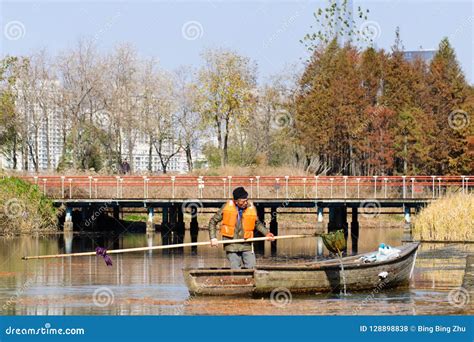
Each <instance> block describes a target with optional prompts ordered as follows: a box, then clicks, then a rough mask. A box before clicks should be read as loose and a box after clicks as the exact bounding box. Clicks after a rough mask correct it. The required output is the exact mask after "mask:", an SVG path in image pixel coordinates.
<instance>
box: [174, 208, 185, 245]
mask: <svg viewBox="0 0 474 342" xmlns="http://www.w3.org/2000/svg"><path fill="white" fill-rule="evenodd" d="M176 220H177V222H176V239H177V241H176V242H177V243H183V241H184V231H185V227H184V213H183V209H182V208H181V207H176Z"/></svg>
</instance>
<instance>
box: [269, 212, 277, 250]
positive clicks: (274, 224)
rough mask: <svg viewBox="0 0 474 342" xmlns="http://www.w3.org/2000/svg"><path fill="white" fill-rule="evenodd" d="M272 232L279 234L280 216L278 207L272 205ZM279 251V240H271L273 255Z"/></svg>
mask: <svg viewBox="0 0 474 342" xmlns="http://www.w3.org/2000/svg"><path fill="white" fill-rule="evenodd" d="M270 233H272V234H273V235H275V236H277V235H278V217H277V208H275V207H271V209H270ZM276 252H277V241H272V242H271V254H272V256H274V255H276Z"/></svg>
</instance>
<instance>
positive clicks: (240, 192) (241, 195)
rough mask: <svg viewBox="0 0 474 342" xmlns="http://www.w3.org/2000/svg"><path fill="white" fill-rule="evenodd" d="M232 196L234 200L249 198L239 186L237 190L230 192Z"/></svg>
mask: <svg viewBox="0 0 474 342" xmlns="http://www.w3.org/2000/svg"><path fill="white" fill-rule="evenodd" d="M232 195H233V196H234V200H238V199H241V198H247V197H248V196H249V194H248V193H247V191H245V189H244V188H243V187H241V186H239V187H238V188H235V189H234V191H233V192H232Z"/></svg>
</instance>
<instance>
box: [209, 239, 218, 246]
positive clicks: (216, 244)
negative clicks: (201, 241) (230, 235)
mask: <svg viewBox="0 0 474 342" xmlns="http://www.w3.org/2000/svg"><path fill="white" fill-rule="evenodd" d="M218 245H219V241H218V240H217V239H216V238H214V239H211V247H217V246H218Z"/></svg>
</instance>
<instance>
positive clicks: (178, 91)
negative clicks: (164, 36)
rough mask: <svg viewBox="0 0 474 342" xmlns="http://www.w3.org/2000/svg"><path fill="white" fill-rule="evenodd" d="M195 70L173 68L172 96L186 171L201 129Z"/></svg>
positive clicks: (191, 165)
mask: <svg viewBox="0 0 474 342" xmlns="http://www.w3.org/2000/svg"><path fill="white" fill-rule="evenodd" d="M195 74H196V72H195V71H194V70H193V69H192V68H191V67H186V66H182V67H180V68H178V69H177V70H175V72H174V79H175V86H174V96H175V101H176V105H177V113H176V119H177V124H178V125H179V127H178V129H179V132H180V134H179V135H180V137H181V144H182V148H183V150H184V152H185V153H186V163H187V166H188V171H192V170H193V155H192V153H193V150H194V149H195V148H196V147H197V145H198V141H199V137H200V135H201V133H202V130H201V126H202V125H201V122H202V120H201V115H200V113H199V112H198V111H197V107H198V103H197V101H198V90H197V87H198V85H197V83H196V81H195V79H194V77H195Z"/></svg>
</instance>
